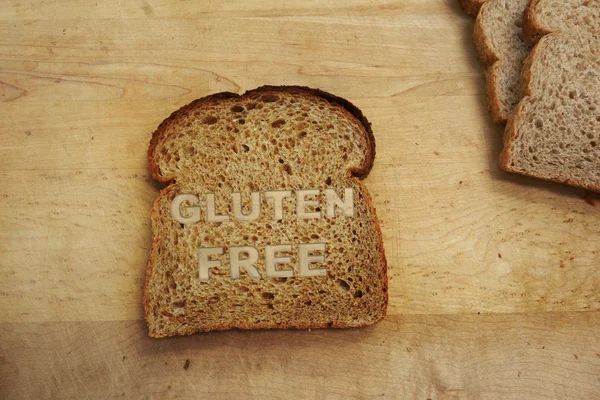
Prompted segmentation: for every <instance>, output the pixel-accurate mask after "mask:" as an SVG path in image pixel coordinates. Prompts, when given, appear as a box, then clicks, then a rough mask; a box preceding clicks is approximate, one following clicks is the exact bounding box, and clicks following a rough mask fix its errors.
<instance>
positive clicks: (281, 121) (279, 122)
mask: <svg viewBox="0 0 600 400" xmlns="http://www.w3.org/2000/svg"><path fill="white" fill-rule="evenodd" d="M283 125H285V120H284V119H281V118H280V119H277V120H275V121H273V122H272V123H271V126H272V127H273V128H280V127H282V126H283Z"/></svg>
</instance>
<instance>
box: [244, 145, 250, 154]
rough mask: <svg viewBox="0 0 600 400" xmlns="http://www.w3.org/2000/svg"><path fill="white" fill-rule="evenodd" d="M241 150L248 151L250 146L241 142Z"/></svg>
mask: <svg viewBox="0 0 600 400" xmlns="http://www.w3.org/2000/svg"><path fill="white" fill-rule="evenodd" d="M242 150H244V153H247V152H249V151H250V147H249V146H248V145H245V144H243V145H242Z"/></svg>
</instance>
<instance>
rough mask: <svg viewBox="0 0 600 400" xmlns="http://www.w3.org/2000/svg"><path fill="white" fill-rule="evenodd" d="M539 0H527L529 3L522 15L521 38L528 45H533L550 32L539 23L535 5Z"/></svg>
mask: <svg viewBox="0 0 600 400" xmlns="http://www.w3.org/2000/svg"><path fill="white" fill-rule="evenodd" d="M539 2H540V0H529V5H528V6H527V9H526V10H525V14H524V17H523V39H524V40H525V43H527V44H529V45H530V46H535V45H536V44H537V43H538V42H539V41H540V39H541V38H543V37H544V36H546V35H548V34H550V33H552V32H551V31H549V30H547V29H545V28H543V27H542V25H541V24H540V22H539V20H538V18H537V11H536V7H537V5H538V4H539Z"/></svg>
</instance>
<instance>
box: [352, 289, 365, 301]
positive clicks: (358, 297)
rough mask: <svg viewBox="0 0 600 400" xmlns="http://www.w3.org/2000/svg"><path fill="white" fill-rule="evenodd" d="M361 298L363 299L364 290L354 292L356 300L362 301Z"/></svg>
mask: <svg viewBox="0 0 600 400" xmlns="http://www.w3.org/2000/svg"><path fill="white" fill-rule="evenodd" d="M361 297H363V292H362V290H357V291H356V292H354V298H355V299H360V298H361Z"/></svg>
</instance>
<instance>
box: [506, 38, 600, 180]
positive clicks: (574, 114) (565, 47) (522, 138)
mask: <svg viewBox="0 0 600 400" xmlns="http://www.w3.org/2000/svg"><path fill="white" fill-rule="evenodd" d="M599 72H600V37H599V36H598V33H596V34H593V35H592V34H590V33H582V32H577V31H573V32H570V33H569V34H561V33H554V34H550V35H547V36H545V37H544V38H543V39H542V40H541V41H540V42H539V43H538V45H537V46H536V47H535V49H534V51H533V52H532V54H531V55H530V57H529V58H528V60H527V61H526V67H525V71H524V82H525V95H526V96H525V97H524V99H523V100H522V101H521V103H520V104H519V106H518V107H517V109H516V111H515V113H514V114H513V116H512V117H511V120H510V121H509V124H508V126H507V131H506V133H505V136H504V141H505V148H504V151H503V153H502V155H501V166H502V167H503V168H504V169H505V170H507V171H511V172H517V173H521V174H525V175H530V176H535V177H538V178H542V179H548V180H552V181H558V182H562V183H567V184H570V185H574V186H580V187H584V188H587V189H590V190H594V191H600V146H599V144H600V90H599V88H600V73H599Z"/></svg>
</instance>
